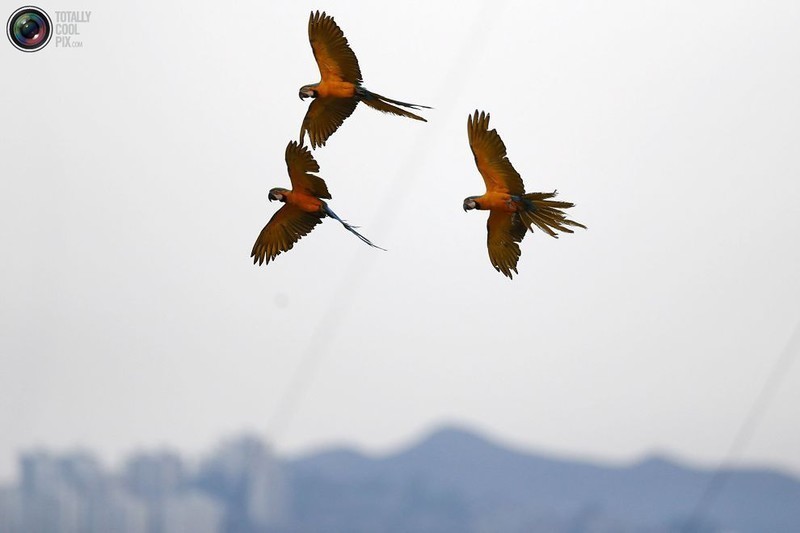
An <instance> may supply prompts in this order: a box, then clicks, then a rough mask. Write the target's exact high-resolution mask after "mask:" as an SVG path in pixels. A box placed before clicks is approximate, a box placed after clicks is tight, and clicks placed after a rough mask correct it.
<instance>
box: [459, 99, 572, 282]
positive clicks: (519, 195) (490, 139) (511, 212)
mask: <svg viewBox="0 0 800 533" xmlns="http://www.w3.org/2000/svg"><path fill="white" fill-rule="evenodd" d="M467 135H468V136H469V146H470V148H471V149H472V155H473V156H475V164H476V165H477V166H478V171H480V173H481V176H483V181H484V182H486V193H485V194H483V195H482V196H470V197H467V198H465V199H464V204H463V205H464V211H468V210H470V209H483V210H489V220H488V222H487V223H486V228H487V231H488V237H487V246H488V248H489V261H491V263H492V266H493V267H494V268H495V270H497V271H498V272H502V273H503V275H505V276H508V277H509V278H513V276H512V274H511V273H512V272H514V273H517V261H519V256H520V254H521V252H520V249H519V244H518V243H520V242H522V239H523V238H524V237H525V233H527V231H528V230H531V232H532V231H533V226H536V227H538V228H539V229H541V230H542V231H544V232H545V233H547V234H548V235H550V236H551V237H556V238H557V237H558V234H557V233H556V230H558V231H562V232H565V233H573V231H572V230H571V229H569V228H568V227H566V226H574V227H579V228H584V229H586V226H584V225H583V224H579V223H578V222H575V221H574V220H570V219H568V218H567V216H566V214H565V213H564V212H563V211H562V209H567V208H570V207H574V206H575V204H573V203H570V202H558V201H555V200H551V198H553V197H554V196H555V195H556V193H557V191H553V192H533V193H527V194H526V193H525V186H524V184H523V183H522V178H521V177H520V175H519V173H518V172H517V171H516V170H514V167H513V166H512V165H511V161H509V160H508V157H507V156H506V146H505V144H503V141H502V139H500V135H498V134H497V130H494V129H493V130H489V114H488V113H484V112H483V111H481V113H480V114H478V111H477V110H476V111H475V115H474V116H472V115H470V116H469V117H468V118H467Z"/></svg>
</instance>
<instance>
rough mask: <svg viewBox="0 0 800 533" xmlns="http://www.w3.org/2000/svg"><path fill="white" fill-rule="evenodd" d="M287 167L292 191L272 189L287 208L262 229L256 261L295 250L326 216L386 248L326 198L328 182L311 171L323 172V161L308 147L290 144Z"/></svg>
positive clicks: (255, 249)
mask: <svg viewBox="0 0 800 533" xmlns="http://www.w3.org/2000/svg"><path fill="white" fill-rule="evenodd" d="M286 168H287V169H288V171H289V179H290V180H291V182H292V190H288V189H283V188H281V187H276V188H274V189H271V190H270V191H269V195H268V196H267V197H268V198H269V201H270V202H271V201H273V200H278V201H279V202H283V204H284V205H283V207H281V208H280V209H278V211H277V212H276V213H275V214H274V215H272V218H271V219H270V220H269V222H267V225H266V226H264V229H262V230H261V233H260V234H259V236H258V238H257V239H256V242H255V244H254V245H253V251H252V252H251V253H250V256H251V257H252V258H253V264H255V263H258V264H259V265H261V264H263V263H269V262H270V261H271V260H272V259H275V257H276V256H277V255H278V254H280V253H281V252H285V251H287V250H291V249H292V247H293V246H294V243H296V242H297V241H298V240H300V238H301V237H303V236H304V235H307V234H308V233H309V232H310V231H311V230H312V229H314V226H316V225H317V224H319V223H320V222H322V219H323V218H325V217H326V216H328V217H331V218H334V219H336V220H338V221H339V222H341V223H342V225H343V226H344V227H345V229H346V230H347V231H350V232H352V233H353V234H355V236H356V237H358V238H359V239H361V240H362V241H364V242H365V243H367V244H369V245H370V246H372V247H374V248H379V249H381V250H383V248H381V247H380V246H376V245H374V244H372V242H370V240H369V239H367V238H366V237H364V236H363V235H361V234H360V233H359V232H357V231H356V230H355V228H354V227H353V226H351V225H350V224H348V223H347V222H345V221H344V220H342V219H341V218H339V217H338V216H337V215H336V213H334V212H333V211H332V210H331V208H330V207H328V204H327V203H326V202H325V201H324V200H322V198H326V199H330V198H331V194H330V193H329V192H328V187H327V186H326V185H325V181H324V180H323V179H322V178H320V177H319V176H315V175H314V174H311V172H319V164H317V162H316V161H315V160H314V157H313V156H312V155H311V152H310V151H309V150H308V148H306V147H305V146H299V145H298V144H297V143H296V142H295V141H291V142H290V143H289V144H288V146H286Z"/></svg>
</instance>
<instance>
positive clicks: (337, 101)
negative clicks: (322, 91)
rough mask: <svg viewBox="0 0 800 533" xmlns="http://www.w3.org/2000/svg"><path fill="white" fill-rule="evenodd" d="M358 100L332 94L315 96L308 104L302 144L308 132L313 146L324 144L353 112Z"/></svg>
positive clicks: (301, 130) (301, 139) (301, 129)
mask: <svg viewBox="0 0 800 533" xmlns="http://www.w3.org/2000/svg"><path fill="white" fill-rule="evenodd" d="M357 104H358V100H356V99H355V98H335V97H331V96H326V97H321V96H320V97H318V98H314V101H312V102H311V104H310V105H309V106H308V111H306V116H305V117H304V118H303V125H302V126H301V128H300V144H302V143H303V139H304V138H305V134H306V132H308V136H309V138H310V139H311V146H312V148H316V147H317V146H324V145H325V141H327V140H328V137H330V136H331V135H333V132H335V131H336V130H338V129H339V126H341V125H342V123H343V122H344V120H345V119H346V118H347V117H349V116H350V115H352V114H353V111H355V109H356V105H357Z"/></svg>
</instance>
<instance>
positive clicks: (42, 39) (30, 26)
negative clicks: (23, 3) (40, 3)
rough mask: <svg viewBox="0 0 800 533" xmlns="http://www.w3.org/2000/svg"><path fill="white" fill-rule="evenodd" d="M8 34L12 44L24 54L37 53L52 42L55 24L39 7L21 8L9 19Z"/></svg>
mask: <svg viewBox="0 0 800 533" xmlns="http://www.w3.org/2000/svg"><path fill="white" fill-rule="evenodd" d="M6 33H7V34H8V40H9V41H11V44H13V45H14V46H16V47H17V48H18V49H19V50H22V51H23V52H35V51H37V50H41V49H42V48H44V47H45V45H47V43H48V42H50V37H52V36H53V23H52V22H51V21H50V17H49V16H47V13H45V12H44V11H43V10H41V9H39V8H38V7H33V6H27V7H21V8H19V9H17V10H16V11H14V13H13V14H12V15H11V17H9V19H8V25H7V26H6Z"/></svg>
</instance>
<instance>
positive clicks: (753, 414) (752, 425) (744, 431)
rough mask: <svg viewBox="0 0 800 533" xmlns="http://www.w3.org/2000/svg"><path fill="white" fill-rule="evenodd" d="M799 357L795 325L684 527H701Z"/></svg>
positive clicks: (799, 329) (799, 335)
mask: <svg viewBox="0 0 800 533" xmlns="http://www.w3.org/2000/svg"><path fill="white" fill-rule="evenodd" d="M798 353H800V322H798V324H797V326H796V327H795V328H794V332H793V333H792V336H791V337H789V341H788V342H787V343H786V345H785V346H784V348H783V351H782V352H781V353H780V354H779V355H778V358H777V359H776V360H775V362H774V363H773V364H772V369H771V370H770V373H769V375H768V376H767V379H766V381H764V385H762V387H761V391H759V393H758V395H757V396H756V398H755V401H754V402H753V405H752V406H751V407H750V410H749V412H748V413H747V416H746V417H745V419H744V421H743V422H742V425H741V427H739V431H737V432H736V435H734V437H733V441H732V442H731V445H730V447H729V448H728V453H727V454H725V457H724V458H723V460H722V462H721V463H720V465H719V466H718V467H717V468H716V469H715V470H714V473H713V474H712V475H711V478H710V479H709V480H708V484H707V485H706V487H705V490H704V491H703V493H702V494H701V495H700V499H699V500H698V501H697V505H695V507H694V510H693V511H692V514H691V515H689V516H690V517H689V520H688V522H687V523H686V527H687V528H693V527H696V526H698V525H699V524H700V521H701V520H703V519H704V517H705V516H706V515H707V514H708V512H709V511H710V510H711V507H712V506H713V505H714V502H715V501H716V499H717V497H719V495H720V493H721V492H722V490H723V489H724V488H725V485H726V484H727V483H728V481H729V480H730V477H731V474H732V471H731V467H732V465H733V463H734V461H736V460H737V459H738V458H739V457H740V456H741V454H742V452H743V451H744V449H745V448H746V447H747V445H748V444H749V443H750V440H751V439H752V438H753V435H754V434H755V432H756V429H758V424H759V423H760V422H761V419H762V418H763V417H764V414H765V413H766V412H767V409H768V408H769V406H770V404H771V403H772V400H773V398H774V397H775V394H776V393H777V392H778V389H779V388H780V386H781V383H783V380H784V379H785V378H786V375H787V374H789V371H790V370H791V367H792V364H793V363H794V361H795V359H796V357H797V354H798Z"/></svg>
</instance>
